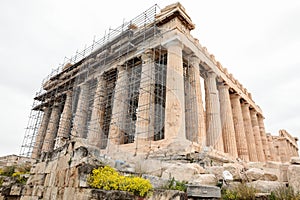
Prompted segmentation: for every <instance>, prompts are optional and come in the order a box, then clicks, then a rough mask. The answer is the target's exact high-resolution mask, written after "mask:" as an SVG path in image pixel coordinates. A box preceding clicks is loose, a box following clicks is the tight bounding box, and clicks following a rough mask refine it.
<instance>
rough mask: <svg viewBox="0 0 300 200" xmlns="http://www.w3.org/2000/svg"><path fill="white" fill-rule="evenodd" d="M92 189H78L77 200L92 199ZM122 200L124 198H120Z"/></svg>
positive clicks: (76, 192) (76, 191)
mask: <svg viewBox="0 0 300 200" xmlns="http://www.w3.org/2000/svg"><path fill="white" fill-rule="evenodd" d="M91 191H92V189H87V188H76V190H75V194H76V199H78V200H86V199H91V197H92V193H91ZM120 199H122V198H120Z"/></svg>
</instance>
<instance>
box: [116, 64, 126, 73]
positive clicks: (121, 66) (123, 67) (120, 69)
mask: <svg viewBox="0 0 300 200" xmlns="http://www.w3.org/2000/svg"><path fill="white" fill-rule="evenodd" d="M117 70H118V72H122V71H125V66H124V65H117Z"/></svg>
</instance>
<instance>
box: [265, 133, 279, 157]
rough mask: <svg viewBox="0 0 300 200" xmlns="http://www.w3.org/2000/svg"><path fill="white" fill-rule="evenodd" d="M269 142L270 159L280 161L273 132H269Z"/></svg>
mask: <svg viewBox="0 0 300 200" xmlns="http://www.w3.org/2000/svg"><path fill="white" fill-rule="evenodd" d="M267 142H268V144H269V150H270V160H271V161H278V160H277V155H276V150H275V147H274V142H273V137H272V135H271V134H267Z"/></svg>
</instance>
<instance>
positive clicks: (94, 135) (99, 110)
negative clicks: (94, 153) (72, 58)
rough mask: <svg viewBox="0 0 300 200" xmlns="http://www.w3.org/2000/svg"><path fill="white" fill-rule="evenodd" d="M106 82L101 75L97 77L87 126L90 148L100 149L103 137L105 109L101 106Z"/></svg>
mask: <svg viewBox="0 0 300 200" xmlns="http://www.w3.org/2000/svg"><path fill="white" fill-rule="evenodd" d="M105 86H106V81H105V79H104V77H103V75H101V76H99V77H98V83H97V88H96V92H95V95H94V103H93V109H92V115H91V121H90V125H89V131H88V135H87V140H88V144H89V145H91V146H95V147H98V148H101V147H102V145H101V144H102V143H103V141H102V139H103V137H104V135H103V131H102V128H103V123H104V114H105V113H104V112H105V108H104V105H103V101H104V99H105V96H106V87H105Z"/></svg>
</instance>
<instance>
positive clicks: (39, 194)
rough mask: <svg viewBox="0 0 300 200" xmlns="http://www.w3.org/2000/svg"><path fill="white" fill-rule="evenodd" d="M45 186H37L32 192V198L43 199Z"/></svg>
mask: <svg viewBox="0 0 300 200" xmlns="http://www.w3.org/2000/svg"><path fill="white" fill-rule="evenodd" d="M43 194H44V186H35V187H34V188H33V190H32V196H37V197H39V198H41V197H43Z"/></svg>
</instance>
